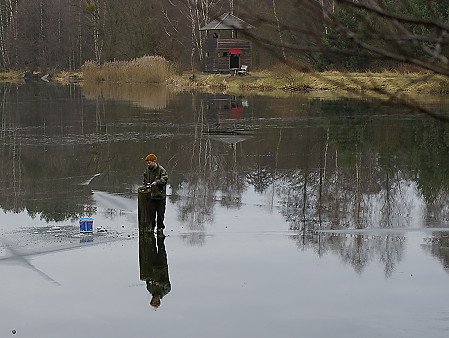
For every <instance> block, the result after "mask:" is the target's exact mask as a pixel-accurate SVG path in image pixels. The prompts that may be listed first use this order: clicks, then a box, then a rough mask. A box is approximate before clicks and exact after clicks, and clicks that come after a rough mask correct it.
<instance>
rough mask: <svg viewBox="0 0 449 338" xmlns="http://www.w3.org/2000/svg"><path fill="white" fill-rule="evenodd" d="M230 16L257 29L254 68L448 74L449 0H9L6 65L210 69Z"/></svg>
mask: <svg viewBox="0 0 449 338" xmlns="http://www.w3.org/2000/svg"><path fill="white" fill-rule="evenodd" d="M224 12H231V13H233V14H234V15H236V16H238V17H240V18H241V19H243V20H245V21H246V22H248V23H250V24H251V25H252V26H254V27H255V28H254V29H251V30H248V31H247V32H246V35H247V38H249V39H250V40H251V41H252V43H253V59H254V60H253V66H254V68H257V69H262V68H267V67H270V66H271V65H273V64H276V63H279V62H287V63H291V64H293V65H295V66H296V67H298V68H300V69H301V70H318V71H323V70H347V71H367V70H369V71H383V70H407V69H410V67H409V66H408V67H409V68H407V67H404V65H412V67H411V70H413V69H415V70H416V69H426V70H430V71H432V72H434V73H437V74H443V75H447V73H448V59H447V57H446V54H447V44H448V31H449V24H448V15H449V0H438V1H437V0H429V1H424V0H359V1H355V0H301V1H300V0H282V1H281V0H257V1H256V0H247V1H243V0H240V1H238V0H167V1H156V0H128V1H119V0H92V1H86V0H1V1H0V52H1V53H0V69H1V70H2V71H9V70H24V69H27V70H40V71H54V70H60V69H64V70H76V69H79V68H80V67H81V66H82V65H83V64H84V63H85V62H86V61H93V62H95V63H97V64H102V63H104V62H109V61H121V60H132V59H134V58H138V57H141V56H144V55H160V56H163V57H165V58H166V59H168V60H170V61H174V62H178V63H180V64H181V65H182V66H183V67H185V68H187V67H189V68H190V66H191V63H193V65H194V67H196V68H197V69H202V61H203V58H202V55H203V54H202V46H203V42H204V38H205V37H204V32H201V31H200V30H199V29H200V28H201V27H202V26H204V25H205V24H206V23H208V22H210V21H211V20H212V19H214V18H216V17H217V16H219V15H221V14H222V13H224Z"/></svg>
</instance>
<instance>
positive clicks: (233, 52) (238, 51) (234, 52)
mask: <svg viewBox="0 0 449 338" xmlns="http://www.w3.org/2000/svg"><path fill="white" fill-rule="evenodd" d="M229 53H231V54H242V50H241V49H239V48H231V49H229Z"/></svg>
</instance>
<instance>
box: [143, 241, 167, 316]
mask: <svg viewBox="0 0 449 338" xmlns="http://www.w3.org/2000/svg"><path fill="white" fill-rule="evenodd" d="M164 241H165V237H164V236H157V238H156V237H155V236H154V234H153V233H150V234H146V235H140V236H139V266H140V280H142V281H143V280H144V281H146V284H147V290H148V292H149V293H150V294H151V300H150V305H151V306H153V307H154V308H158V307H159V306H160V305H161V299H162V298H163V297H164V296H165V295H167V294H168V293H169V292H170V290H171V284H170V278H169V275H168V262H167V252H166V250H165V243H164Z"/></svg>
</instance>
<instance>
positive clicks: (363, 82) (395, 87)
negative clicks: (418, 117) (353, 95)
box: [184, 67, 449, 93]
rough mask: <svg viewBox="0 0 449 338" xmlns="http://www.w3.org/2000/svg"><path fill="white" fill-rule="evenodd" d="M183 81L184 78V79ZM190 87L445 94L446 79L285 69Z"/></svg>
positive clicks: (204, 79) (208, 78)
mask: <svg viewBox="0 0 449 338" xmlns="http://www.w3.org/2000/svg"><path fill="white" fill-rule="evenodd" d="M184 78H185V79H187V75H185V76H184ZM190 86H192V87H203V88H210V89H212V88H217V89H225V90H227V91H231V90H234V91H239V90H255V91H274V90H282V91H286V92H297V91H299V92H304V91H354V92H369V91H371V92H381V91H386V92H410V93H413V92H415V93H449V79H447V78H446V77H444V76H440V75H434V74H428V73H423V72H420V73H399V72H382V73H372V72H366V73H344V72H336V71H334V72H323V73H318V72H299V71H291V70H289V69H287V68H279V67H277V68H276V69H269V70H265V71H260V72H252V73H251V75H247V76H230V75H223V74H212V75H203V76H197V77H196V78H195V80H194V81H190Z"/></svg>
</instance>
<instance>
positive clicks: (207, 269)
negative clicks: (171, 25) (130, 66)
mask: <svg viewBox="0 0 449 338" xmlns="http://www.w3.org/2000/svg"><path fill="white" fill-rule="evenodd" d="M0 88H1V91H0V93H1V96H0V97H1V106H0V112H1V134H0V144H1V153H0V207H1V210H2V211H1V212H0V239H1V242H0V275H1V279H0V281H1V282H0V285H1V288H0V295H1V297H0V298H1V300H2V301H1V303H0V316H1V318H2V320H1V321H0V336H1V337H8V336H13V334H15V336H17V337H58V338H59V337H148V336H160V337H226V338H229V337H245V338H247V337H447V336H448V335H449V302H448V298H449V297H448V295H449V292H448V283H449V275H448V272H449V270H448V268H449V208H448V206H449V123H442V122H438V121H436V120H433V119H431V118H428V117H426V116H423V115H414V114H411V113H410V112H408V111H407V110H406V109H403V108H401V107H397V106H393V105H391V104H389V103H386V102H382V101H377V100H361V99H356V98H331V97H329V98H328V97H326V96H325V95H323V94H295V95H294V96H291V97H286V98H271V97H269V96H254V95H253V96H251V95H248V96H231V95H225V94H209V93H198V92H189V93H174V92H170V91H169V90H168V89H167V88H165V87H141V86H103V87H95V86H89V85H87V84H86V85H84V86H83V88H81V87H79V86H76V85H71V86H58V85H53V84H41V83H38V84H37V83H34V84H27V85H12V84H1V85H0ZM415 99H417V100H418V101H419V103H420V104H421V105H423V106H424V107H426V108H427V109H429V110H431V111H433V112H436V113H445V112H447V111H448V108H449V99H448V98H447V97H443V96H442V97H423V98H415ZM150 152H154V153H156V154H157V155H158V158H159V162H160V164H161V165H163V166H164V167H165V168H166V169H167V170H168V172H169V184H168V194H169V196H168V198H167V212H166V230H165V234H166V235H167V237H166V238H165V239H160V238H159V239H154V238H153V237H152V236H146V237H144V236H140V237H139V225H138V221H137V189H138V187H139V186H140V185H141V184H142V178H143V171H144V169H145V167H146V163H145V161H144V158H145V156H146V155H147V154H148V153H150ZM82 217H91V218H93V220H94V232H93V234H91V235H87V234H80V232H79V219H80V218H82ZM97 227H98V228H101V229H105V230H107V231H105V232H102V231H100V230H97ZM154 293H158V294H160V295H162V299H161V304H160V306H158V307H154V306H152V305H150V301H151V300H152V298H153V295H152V294H154ZM13 332H14V333H13Z"/></svg>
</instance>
